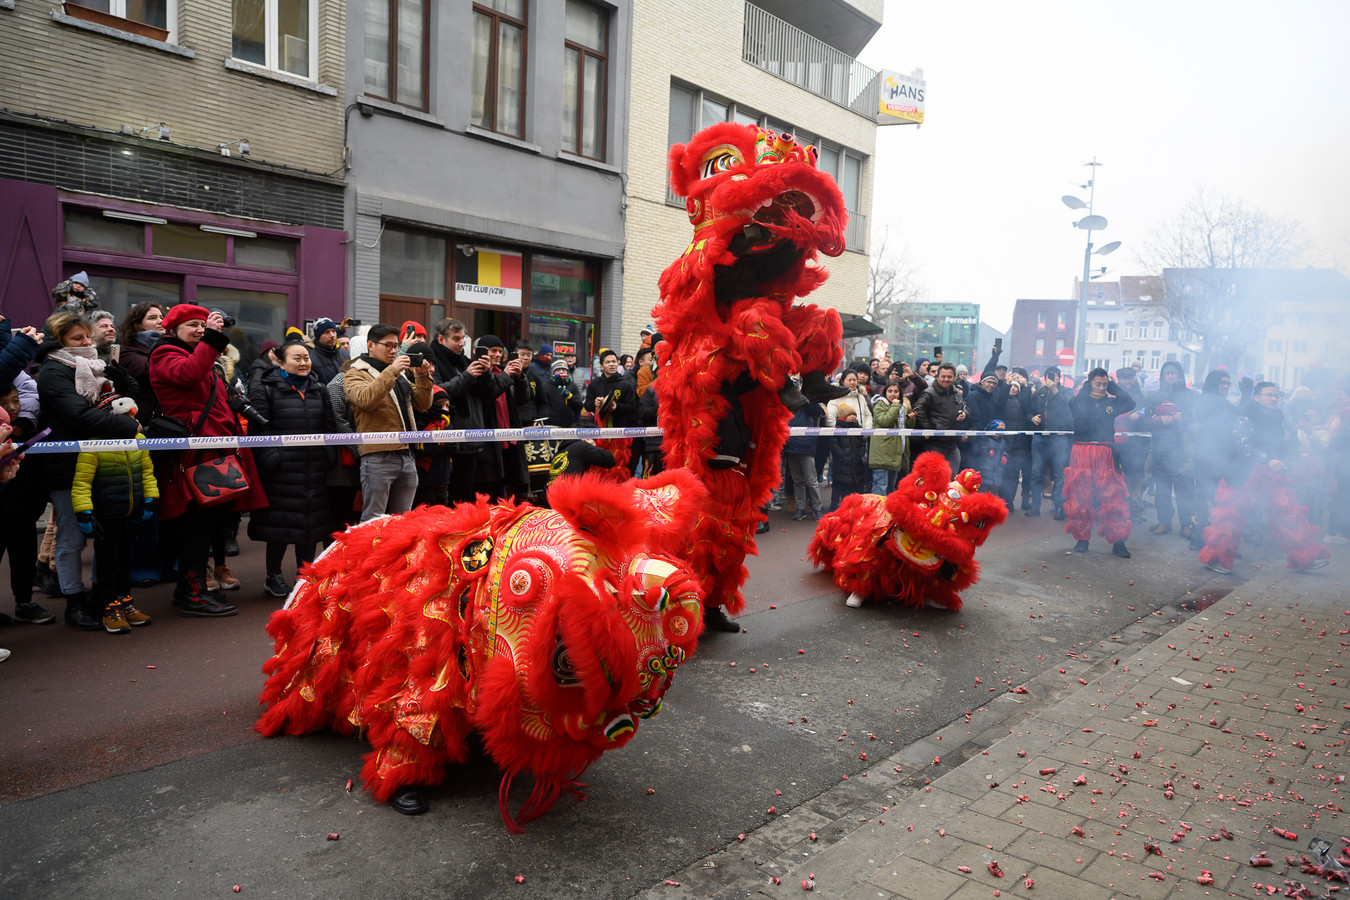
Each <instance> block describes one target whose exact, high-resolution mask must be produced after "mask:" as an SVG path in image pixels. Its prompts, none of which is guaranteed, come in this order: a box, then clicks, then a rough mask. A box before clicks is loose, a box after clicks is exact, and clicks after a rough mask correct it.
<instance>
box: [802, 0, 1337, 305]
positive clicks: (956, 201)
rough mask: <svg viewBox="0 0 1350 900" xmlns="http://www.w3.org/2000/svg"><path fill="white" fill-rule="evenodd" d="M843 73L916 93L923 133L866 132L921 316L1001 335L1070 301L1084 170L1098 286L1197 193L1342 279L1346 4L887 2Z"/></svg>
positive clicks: (1137, 270) (1079, 255)
mask: <svg viewBox="0 0 1350 900" xmlns="http://www.w3.org/2000/svg"><path fill="white" fill-rule="evenodd" d="M860 58H861V60H862V61H863V62H864V63H866V64H868V65H870V66H872V67H873V68H890V69H896V70H899V71H901V72H905V73H908V72H909V71H910V70H911V69H913V68H915V67H922V68H923V70H924V78H925V80H926V81H927V84H928V92H927V104H926V110H925V119H926V124H924V125H923V126H922V127H919V128H915V127H913V126H891V127H884V128H880V129H878V134H877V149H876V172H877V178H876V185H875V195H874V199H873V206H872V209H873V223H872V225H873V229H872V241H873V242H872V246H873V248H874V250H875V248H876V247H877V246H879V242H880V240H881V236H882V230H883V229H884V228H886V227H887V226H889V229H890V236H889V239H888V249H889V250H892V251H894V252H896V253H898V252H899V251H902V250H903V251H905V252H906V253H907V255H908V256H909V257H910V258H911V259H912V260H913V261H914V262H915V263H916V264H917V266H918V270H919V271H918V279H919V281H920V283H921V284H922V285H923V288H924V299H926V300H932V301H954V302H955V301H959V302H969V303H979V304H980V305H981V316H982V318H983V319H984V320H985V321H986V322H988V323H990V324H991V325H993V326H994V327H995V328H998V329H1000V330H1006V329H1007V327H1008V325H1009V324H1010V323H1011V321H1012V311H1013V304H1014V302H1015V301H1016V300H1017V299H1018V298H1021V297H1031V298H1067V297H1069V296H1070V295H1071V293H1072V287H1073V279H1074V277H1075V275H1079V274H1081V271H1082V265H1083V249H1084V245H1085V243H1086V240H1085V235H1084V234H1083V232H1081V231H1076V230H1074V229H1073V228H1072V227H1071V223H1072V222H1073V221H1074V220H1075V219H1077V218H1078V217H1079V216H1078V214H1074V213H1073V212H1071V211H1070V210H1069V209H1068V208H1067V207H1065V206H1064V205H1063V204H1062V203H1061V202H1060V199H1059V198H1060V196H1061V195H1063V194H1069V193H1078V194H1080V195H1081V196H1082V197H1083V199H1084V200H1086V199H1087V192H1086V191H1085V190H1079V189H1078V187H1077V186H1078V185H1080V184H1085V183H1086V182H1087V179H1088V177H1089V176H1088V172H1089V169H1088V168H1086V167H1084V165H1083V164H1084V163H1086V162H1088V161H1089V160H1091V159H1092V158H1093V157H1094V156H1095V157H1096V158H1097V159H1098V161H1100V162H1102V163H1104V165H1103V166H1102V167H1101V168H1098V169H1097V170H1096V171H1097V173H1098V175H1097V202H1096V208H1095V212H1097V213H1098V214H1100V215H1103V216H1105V217H1106V218H1107V219H1108V220H1109V222H1110V225H1109V227H1108V228H1107V229H1106V231H1104V232H1101V233H1100V234H1094V235H1093V241H1094V243H1095V244H1096V245H1097V246H1101V245H1102V244H1104V243H1106V242H1107V241H1113V240H1118V241H1121V242H1123V245H1122V247H1121V249H1120V250H1118V251H1116V252H1115V253H1114V254H1113V255H1111V256H1108V257H1098V258H1097V259H1099V260H1100V262H1102V263H1105V264H1107V265H1108V266H1109V271H1108V273H1107V276H1106V277H1107V278H1108V279H1113V278H1118V277H1119V276H1120V275H1122V274H1123V275H1140V274H1150V273H1147V272H1144V271H1143V270H1142V269H1141V267H1140V266H1139V265H1138V263H1137V261H1136V259H1135V256H1134V252H1133V251H1134V250H1136V249H1138V247H1139V244H1140V243H1141V242H1142V240H1143V238H1144V237H1145V236H1146V235H1147V233H1148V232H1149V231H1150V230H1151V229H1152V228H1153V227H1154V226H1155V225H1156V224H1157V223H1158V222H1159V221H1161V220H1162V219H1165V218H1166V217H1167V216H1168V215H1169V214H1171V213H1173V212H1174V211H1175V210H1176V209H1177V208H1178V207H1179V206H1180V205H1181V204H1182V203H1183V202H1184V201H1186V200H1188V199H1190V198H1191V197H1192V196H1193V195H1194V192H1195V189H1196V188H1197V187H1201V186H1203V187H1205V188H1207V189H1209V190H1213V191H1214V192H1216V193H1218V194H1227V195H1233V196H1238V197H1241V198H1244V199H1245V200H1247V201H1248V202H1250V203H1252V204H1254V205H1256V206H1258V207H1260V208H1262V209H1264V210H1266V211H1268V212H1272V213H1276V214H1283V215H1290V216H1292V217H1294V218H1296V219H1298V220H1299V221H1300V222H1301V223H1302V224H1303V226H1304V228H1305V230H1306V232H1307V235H1308V237H1309V238H1310V240H1311V242H1312V247H1313V249H1312V251H1311V252H1310V258H1309V259H1308V260H1307V262H1309V263H1311V264H1314V265H1318V266H1336V265H1337V264H1338V263H1339V268H1341V270H1342V271H1346V272H1350V2H1348V0H1285V2H1269V0H1268V2H1264V3H1255V2H1247V0H1223V2H1218V0H1204V2H1201V0H1168V2H1158V0H1140V2H1129V3H1084V2H1081V0H1075V2H1048V0H1047V2H1036V3H1027V2H1006V0H1005V2H987V0H979V2H956V0H953V2H945V0H944V2H939V3H914V2H900V0H886V14H885V24H884V25H883V27H882V29H881V31H880V32H878V34H877V35H876V37H874V38H873V39H872V42H871V43H870V44H869V45H868V47H867V49H866V50H865V51H863V53H862V54H861V57H860ZM803 124H804V125H808V126H809V123H803Z"/></svg>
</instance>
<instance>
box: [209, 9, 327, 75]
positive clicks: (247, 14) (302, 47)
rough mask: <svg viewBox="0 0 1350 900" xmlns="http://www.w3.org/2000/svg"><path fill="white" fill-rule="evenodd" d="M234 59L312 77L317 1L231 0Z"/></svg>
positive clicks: (315, 58) (316, 30)
mask: <svg viewBox="0 0 1350 900" xmlns="http://www.w3.org/2000/svg"><path fill="white" fill-rule="evenodd" d="M231 3H232V10H233V44H232V49H231V54H232V55H233V56H234V58H235V59H242V60H243V61H244V62H251V63H254V64H255V65H259V66H263V67H264V68H268V69H275V70H276V71H278V72H286V73H288V74H290V75H296V76H298V77H300V78H308V79H310V80H314V77H315V75H314V70H315V69H316V68H317V63H316V60H317V56H316V51H317V49H318V48H317V44H316V42H315V40H314V36H315V35H316V34H317V33H318V30H319V4H318V3H317V2H315V0H231Z"/></svg>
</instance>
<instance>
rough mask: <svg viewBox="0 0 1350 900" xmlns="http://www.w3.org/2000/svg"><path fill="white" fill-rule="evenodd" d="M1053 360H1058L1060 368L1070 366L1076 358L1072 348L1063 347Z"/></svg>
mask: <svg viewBox="0 0 1350 900" xmlns="http://www.w3.org/2000/svg"><path fill="white" fill-rule="evenodd" d="M1055 358H1056V359H1058V360H1059V364H1060V365H1061V366H1071V365H1073V361H1074V359H1075V358H1076V357H1075V356H1074V354H1073V348H1072V347H1065V348H1064V349H1063V350H1061V351H1059V353H1057V354H1055Z"/></svg>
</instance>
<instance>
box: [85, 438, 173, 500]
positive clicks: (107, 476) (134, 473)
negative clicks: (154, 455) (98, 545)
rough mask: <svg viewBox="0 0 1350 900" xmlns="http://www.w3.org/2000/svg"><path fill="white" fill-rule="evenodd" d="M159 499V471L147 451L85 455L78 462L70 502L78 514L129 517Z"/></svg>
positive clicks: (115, 451) (89, 453)
mask: <svg viewBox="0 0 1350 900" xmlns="http://www.w3.org/2000/svg"><path fill="white" fill-rule="evenodd" d="M136 436H137V437H144V436H145V435H141V434H138V435H136ZM158 498H159V484H158V482H156V481H155V467H154V464H153V463H152V462H151V461H150V454H149V453H147V452H145V451H144V450H113V451H109V452H103V453H93V452H84V453H81V454H80V455H79V456H78V457H77V458H76V460H75V481H74V483H72V484H71V486H70V502H71V506H73V507H74V508H75V511H76V512H83V511H85V510H93V511H94V512H95V514H97V515H100V516H108V517H110V518H119V517H125V516H130V515H134V514H135V512H136V507H137V504H139V503H140V502H141V500H143V499H158Z"/></svg>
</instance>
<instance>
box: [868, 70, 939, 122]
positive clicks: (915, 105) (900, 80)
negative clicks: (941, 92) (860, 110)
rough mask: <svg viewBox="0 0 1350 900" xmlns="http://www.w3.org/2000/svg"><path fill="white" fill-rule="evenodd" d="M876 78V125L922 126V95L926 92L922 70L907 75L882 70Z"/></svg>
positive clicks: (926, 87)
mask: <svg viewBox="0 0 1350 900" xmlns="http://www.w3.org/2000/svg"><path fill="white" fill-rule="evenodd" d="M877 77H878V78H879V79H880V82H881V84H880V92H879V93H880V98H879V99H880V104H879V106H878V108H877V123H878V124H880V125H922V124H923V107H924V95H925V94H926V93H927V91H928V86H927V84H926V83H925V82H924V80H923V69H915V70H914V71H913V72H912V73H910V74H909V75H901V74H900V73H899V72H894V71H892V70H890V69H882V70H881V73H880V74H879V75H878V76H877Z"/></svg>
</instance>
